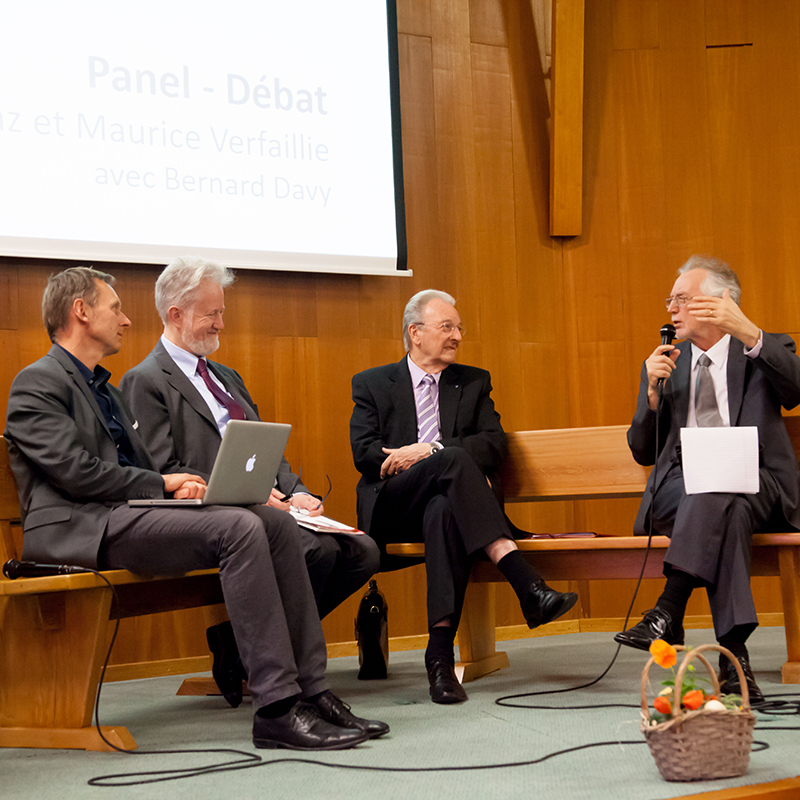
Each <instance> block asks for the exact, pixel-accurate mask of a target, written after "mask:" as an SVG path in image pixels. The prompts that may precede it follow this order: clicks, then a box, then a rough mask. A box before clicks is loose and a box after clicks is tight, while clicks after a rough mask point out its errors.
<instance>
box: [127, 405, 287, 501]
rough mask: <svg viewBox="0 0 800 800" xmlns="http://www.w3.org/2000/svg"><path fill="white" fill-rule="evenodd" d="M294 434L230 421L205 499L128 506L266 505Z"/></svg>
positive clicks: (271, 426) (271, 425)
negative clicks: (290, 437)
mask: <svg viewBox="0 0 800 800" xmlns="http://www.w3.org/2000/svg"><path fill="white" fill-rule="evenodd" d="M291 430H292V426H291V425H284V424H283V423H280V422H251V421H249V420H231V421H230V422H229V423H228V425H227V427H226V428H225V434H224V435H223V437H222V444H221V445H220V447H219V452H218V453H217V458H216V460H215V461H214V469H213V470H212V471H211V477H210V478H209V479H208V489H206V493H205V496H204V497H202V498H199V499H194V500H168V499H164V498H158V497H150V498H147V499H141V500H128V505H129V506H173V507H175V506H178V507H180V506H209V505H220V506H250V505H256V504H257V503H266V502H267V500H269V496H270V493H271V492H272V487H273V486H274V485H275V477H276V475H277V474H278V467H280V464H281V458H282V457H283V451H284V450H285V449H286V442H287V441H288V440H289V433H290V432H291ZM188 471H189V472H191V469H189V470H188Z"/></svg>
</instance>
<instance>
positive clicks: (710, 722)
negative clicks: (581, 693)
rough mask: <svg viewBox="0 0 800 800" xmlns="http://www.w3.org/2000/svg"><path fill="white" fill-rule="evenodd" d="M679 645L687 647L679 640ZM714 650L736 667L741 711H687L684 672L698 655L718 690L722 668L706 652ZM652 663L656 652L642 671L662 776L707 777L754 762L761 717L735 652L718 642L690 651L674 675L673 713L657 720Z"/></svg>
mask: <svg viewBox="0 0 800 800" xmlns="http://www.w3.org/2000/svg"><path fill="white" fill-rule="evenodd" d="M675 649H676V650H685V649H686V648H684V647H681V646H680V645H677V646H676V647H675ZM709 650H716V651H717V652H719V653H722V654H724V655H725V656H727V657H728V658H729V659H730V660H731V662H732V663H733V665H734V667H736V671H737V673H738V674H739V685H740V686H741V687H742V710H741V711H706V710H705V709H704V708H699V709H697V710H696V711H686V709H684V708H682V707H681V694H682V692H681V688H682V685H683V676H684V673H685V672H686V668H687V667H688V666H689V663H690V662H691V661H692V660H693V659H697V660H698V661H700V662H701V663H702V664H703V666H705V668H706V669H707V670H708V672H709V674H710V676H711V683H712V686H713V687H714V694H716V695H718V694H719V681H718V680H717V674H716V672H715V671H714V668H713V667H712V666H711V664H709V663H708V661H707V660H706V659H705V657H704V656H703V653H704V652H707V651H709ZM653 663H654V661H653V658H652V657H651V658H650V660H649V661H648V662H647V664H645V667H644V670H643V671H642V725H641V729H642V732H643V733H644V737H645V739H646V741H647V744H648V745H649V746H650V752H651V753H652V754H653V758H655V760H656V766H658V771H659V772H660V773H661V777H662V778H664V779H665V780H668V781H703V780H712V779H715V778H732V777H735V776H738V775H744V774H745V772H747V766H748V764H749V763H750V748H751V745H752V743H753V728H754V727H755V724H756V718H755V715H754V714H753V713H752V712H751V711H750V698H749V696H748V692H747V681H746V680H745V677H744V673H743V672H742V668H741V666H740V665H739V661H738V660H737V658H736V657H735V656H734V655H733V653H731V651H730V650H727V649H726V648H724V647H720V646H719V645H715V644H704V645H701V646H700V647H696V648H693V649H691V650H689V651H687V652H686V654H685V655H684V657H683V660H682V661H681V664H680V667H679V668H678V673H677V675H676V677H675V690H674V694H673V698H672V714H673V716H672V718H671V719H668V720H666V721H665V722H661V723H659V724H658V725H650V724H649V718H650V710H649V707H648V704H647V695H646V690H647V676H648V673H649V671H650V667H651V666H652V664H653Z"/></svg>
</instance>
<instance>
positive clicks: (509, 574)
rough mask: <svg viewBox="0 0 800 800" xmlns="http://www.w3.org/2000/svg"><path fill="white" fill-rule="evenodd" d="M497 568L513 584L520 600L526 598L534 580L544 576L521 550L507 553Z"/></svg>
mask: <svg viewBox="0 0 800 800" xmlns="http://www.w3.org/2000/svg"><path fill="white" fill-rule="evenodd" d="M497 568H498V569H499V570H500V572H502V573H503V577H504V578H505V579H506V580H507V581H508V582H509V583H510V584H511V588H512V589H513V590H514V591H515V592H516V594H517V597H518V598H519V601H520V602H522V601H523V600H524V599H525V594H526V592H527V591H528V587H529V586H530V585H531V584H532V583H533V582H534V581H540V580H541V579H542V576H541V575H540V574H539V573H538V572H537V571H536V570H535V569H534V568H533V567H532V566H531V565H530V564H529V563H528V561H527V559H526V558H525V556H524V555H522V553H520V551H519V550H512V551H511V552H510V553H506V555H504V556H503V557H502V558H501V559H500V561H498V562H497Z"/></svg>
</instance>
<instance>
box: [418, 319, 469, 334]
mask: <svg viewBox="0 0 800 800" xmlns="http://www.w3.org/2000/svg"><path fill="white" fill-rule="evenodd" d="M414 325H417V326H419V325H427V326H428V327H430V328H438V329H439V330H440V331H442V333H446V334H447V335H448V336H450V335H452V333H453V331H454V330H456V329H458V332H459V333H460V334H461V335H462V336H463V335H464V327H463V326H462V325H453V323H452V322H437V323H433V322H415V323H414Z"/></svg>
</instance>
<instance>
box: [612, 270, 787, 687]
mask: <svg viewBox="0 0 800 800" xmlns="http://www.w3.org/2000/svg"><path fill="white" fill-rule="evenodd" d="M740 299H741V288H740V286H739V280H738V278H737V277H736V274H735V273H734V272H733V270H731V268H730V267H729V266H728V265H727V264H725V263H723V262H722V261H719V260H718V259H712V258H707V257H705V256H692V257H691V258H690V259H689V260H688V261H687V262H686V263H685V264H684V265H683V266H682V267H681V268H680V270H679V271H678V278H677V280H676V281H675V284H674V286H673V287H672V294H671V296H670V297H669V298H668V299H667V311H668V312H669V313H670V314H671V315H672V322H673V324H674V325H675V329H676V333H677V337H678V338H679V339H683V340H684V341H683V342H682V343H681V344H679V345H677V346H675V345H672V344H661V345H659V346H658V347H657V348H656V349H655V350H654V351H653V353H652V355H651V356H650V357H649V358H648V359H647V360H646V361H645V363H644V366H643V368H642V374H641V384H640V389H639V398H638V403H637V407H636V414H635V416H634V418H633V423H632V424H631V427H630V429H629V431H628V443H629V445H630V448H631V451H632V452H633V456H634V458H635V459H636V461H637V462H638V463H640V464H644V465H650V464H653V463H654V462H656V427H658V433H659V438H660V444H659V452H658V456H657V463H656V466H655V469H654V470H653V472H652V473H651V474H650V478H649V481H648V484H647V488H646V489H645V493H644V498H643V500H642V504H641V506H640V508H639V514H638V516H637V519H636V523H635V528H634V531H635V533H637V534H644V533H646V532H647V530H648V527H649V525H650V524H651V523H652V527H653V530H654V532H655V533H659V534H665V535H667V536H669V537H670V539H671V541H670V546H669V548H668V550H667V553H666V556H665V558H664V573H665V574H666V576H667V583H666V586H665V588H664V592H663V593H662V595H661V597H660V598H659V599H658V601H657V602H656V606H655V608H654V609H652V610H650V611H648V612H647V613H646V614H645V616H644V619H643V620H642V621H641V622H639V623H638V624H637V625H635V626H633V627H632V628H630V629H629V630H627V631H624V632H622V633H619V634H617V635H616V637H615V639H616V640H617V641H618V642H620V643H622V644H624V645H627V646H630V647H637V648H639V649H644V650H646V649H648V648H649V646H650V643H651V642H652V641H653V640H654V639H656V638H661V639H665V640H666V641H668V642H670V643H671V644H682V643H683V639H684V632H683V617H684V612H685V610H686V604H687V602H688V600H689V596H690V595H691V592H692V590H693V589H695V588H697V587H705V588H706V590H707V592H708V598H709V602H710V605H711V612H712V616H713V620H714V630H715V634H716V637H717V640H718V642H719V643H720V644H721V645H723V646H725V647H727V648H728V649H729V650H731V651H732V652H733V653H734V655H736V657H737V658H738V659H739V661H740V662H741V664H742V668H743V672H744V674H745V676H746V679H747V685H748V689H749V692H750V699H751V700H754V701H756V702H758V701H760V700H763V695H762V694H761V691H760V689H759V688H758V685H757V684H756V682H755V678H754V677H753V673H752V669H751V667H750V664H749V654H748V651H747V647H746V645H745V642H746V640H747V638H748V636H749V635H750V634H751V633H752V632H753V631H754V630H755V628H756V627H757V625H758V617H757V616H756V610H755V606H754V604H753V595H752V592H751V589H750V546H751V537H752V534H753V533H754V532H755V531H763V530H769V529H770V528H773V529H774V526H776V525H777V526H780V527H781V528H785V526H786V525H787V524H788V525H789V526H791V527H793V528H798V527H800V510H799V506H800V484H799V482H798V465H797V458H796V457H795V453H794V450H793V448H792V445H791V442H790V441H789V436H788V434H787V432H786V427H785V426H784V424H783V419H782V417H781V406H783V407H784V408H786V409H790V408H794V407H795V406H796V405H797V404H798V403H800V359H799V358H798V357H797V355H796V353H795V343H794V341H793V340H792V339H791V338H790V337H788V336H786V335H783V334H772V333H765V332H764V331H762V330H760V329H759V328H758V326H756V325H755V324H754V323H753V322H751V321H750V320H749V319H748V318H747V317H746V316H745V315H744V313H743V312H742V310H741V308H740V307H739V302H740ZM662 387H663V390H662ZM662 391H663V397H662V399H661V401H660V402H659V395H660V394H661V392H662ZM657 423H658V425H657ZM695 426H699V427H705V426H717V427H720V426H723V427H729V426H755V427H757V428H758V438H759V449H760V453H759V481H760V489H759V491H758V493H757V494H747V495H745V494H731V493H722V492H719V493H705V494H691V495H687V494H686V491H685V488H684V480H683V463H682V459H681V448H680V429H681V428H683V427H695ZM720 684H721V690H722V692H723V693H739V691H740V689H741V687H740V685H739V679H738V677H737V674H736V672H735V669H734V668H733V666H732V665H731V664H730V662H729V661H728V659H727V658H724V657H720Z"/></svg>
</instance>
